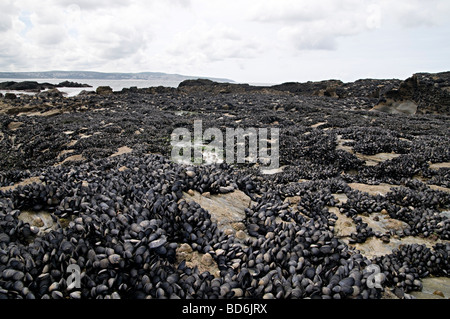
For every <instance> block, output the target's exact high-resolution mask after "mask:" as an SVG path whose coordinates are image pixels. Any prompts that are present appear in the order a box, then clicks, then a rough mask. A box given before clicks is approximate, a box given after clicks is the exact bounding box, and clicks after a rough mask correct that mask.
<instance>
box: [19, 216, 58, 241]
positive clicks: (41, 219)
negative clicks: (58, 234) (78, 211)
mask: <svg viewBox="0 0 450 319" xmlns="http://www.w3.org/2000/svg"><path fill="white" fill-rule="evenodd" d="M18 219H19V220H22V221H23V222H24V223H28V224H30V225H31V226H36V227H38V228H39V233H38V236H42V235H43V234H45V233H47V232H50V231H51V230H56V229H57V228H58V224H57V223H55V222H54V221H53V219H52V217H51V213H49V212H46V211H40V212H33V211H26V210H24V211H22V212H21V213H20V214H19V216H18Z"/></svg>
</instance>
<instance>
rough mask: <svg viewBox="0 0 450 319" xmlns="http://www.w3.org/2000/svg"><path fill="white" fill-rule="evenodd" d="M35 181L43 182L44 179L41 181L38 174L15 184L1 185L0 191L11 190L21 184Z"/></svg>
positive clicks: (24, 184)
mask: <svg viewBox="0 0 450 319" xmlns="http://www.w3.org/2000/svg"><path fill="white" fill-rule="evenodd" d="M33 183H37V184H41V183H42V181H41V179H40V178H39V177H38V176H35V177H30V178H27V179H24V180H23V181H21V182H18V183H16V184H14V185H11V186H3V187H0V191H4V192H6V191H9V190H13V189H16V188H17V187H19V186H26V185H31V184H33Z"/></svg>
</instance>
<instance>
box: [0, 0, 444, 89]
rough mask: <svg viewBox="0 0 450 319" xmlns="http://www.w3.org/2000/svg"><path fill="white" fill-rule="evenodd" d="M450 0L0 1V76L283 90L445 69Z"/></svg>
mask: <svg viewBox="0 0 450 319" xmlns="http://www.w3.org/2000/svg"><path fill="white" fill-rule="evenodd" d="M449 57H450V1H449V0H427V1H423V0H420V1H419V0H396V1H387V0H314V1H313V0H308V1H306V0H173V1H167V0H153V1H151V0H150V1H149V0H145V1H144V0H142V1H141V0H95V1H94V0H39V1H36V0H16V1H14V0H1V1H0V71H47V70H83V71H101V72H145V71H151V72H165V73H178V74H184V75H198V76H211V77H225V78H230V79H233V80H235V81H237V82H250V83H255V82H257V83H281V82H286V81H298V82H303V81H308V80H314V81H315V80H324V79H340V80H343V81H346V82H347V81H354V80H356V79H360V78H400V79H404V78H407V77H409V76H410V75H411V74H413V73H416V72H440V71H449V70H450V58H449Z"/></svg>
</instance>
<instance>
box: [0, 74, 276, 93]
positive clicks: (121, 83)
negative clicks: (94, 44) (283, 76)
mask: <svg viewBox="0 0 450 319" xmlns="http://www.w3.org/2000/svg"><path fill="white" fill-rule="evenodd" d="M6 81H14V82H23V81H36V82H38V83H51V84H59V83H61V82H63V81H65V79H4V78H0V82H6ZM67 81H70V82H77V83H81V84H89V85H90V86H92V87H89V88H69V87H63V88H58V90H60V91H61V92H63V94H64V95H65V96H67V97H71V96H76V95H78V94H79V93H80V92H81V91H83V90H84V91H95V90H96V89H97V87H99V86H109V87H111V88H112V89H113V91H121V90H122V89H123V88H130V87H137V88H148V87H155V86H165V87H174V88H176V87H178V85H179V84H180V83H181V82H182V81H174V80H156V79H155V80H108V79H101V80H96V79H67ZM249 84H250V85H258V86H271V85H273V84H269V83H249ZM7 92H11V93H15V94H29V95H34V94H36V93H35V92H26V91H13V90H0V93H3V94H5V93H7Z"/></svg>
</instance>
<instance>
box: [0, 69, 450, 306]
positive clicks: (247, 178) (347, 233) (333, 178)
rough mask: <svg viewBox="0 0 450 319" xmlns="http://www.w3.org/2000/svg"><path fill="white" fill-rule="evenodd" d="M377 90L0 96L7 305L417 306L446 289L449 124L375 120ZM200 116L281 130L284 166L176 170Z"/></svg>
mask: <svg viewBox="0 0 450 319" xmlns="http://www.w3.org/2000/svg"><path fill="white" fill-rule="evenodd" d="M424 76H425V77H426V79H431V80H430V81H434V82H433V83H438V86H439V89H441V86H440V85H441V84H442V83H444V84H445V83H446V82H445V79H444V80H442V81H443V82H439V81H440V80H439V79H440V76H441V75H440V74H438V75H424ZM433 77H434V79H433ZM419 80H420V81H422V80H421V78H420V76H419ZM427 81H428V80H427ZM420 83H422V82H420ZM440 83H441V84H440ZM444 84H442V85H444ZM323 85H325V86H323ZM378 85H385V86H386V87H384V86H383V87H381V86H380V87H378V88H377V89H378V91H379V92H381V93H379V94H384V93H383V92H387V91H388V90H389V88H388V87H387V86H392V87H393V86H394V85H398V82H395V83H393V82H386V83H384V84H383V83H380V84H378ZM378 85H376V82H371V81H362V82H360V83H359V84H357V83H356V82H355V83H353V84H352V85H347V86H345V84H340V83H338V82H335V81H332V82H324V83H320V84H318V85H316V84H314V83H309V84H308V85H306V86H303V87H302V89H301V90H300V89H299V91H298V92H289V90H287V89H286V88H288V87H289V86H282V87H283V88H285V89H286V91H283V90H280V89H279V88H278V89H277V88H273V87H272V88H254V87H251V86H245V85H238V84H234V85H228V84H221V85H216V84H214V82H213V83H210V82H207V83H203V82H202V81H197V82H195V81H194V82H188V83H185V84H184V85H181V86H180V88H179V89H173V88H167V90H165V89H155V88H150V89H148V90H146V89H139V90H138V89H130V90H123V91H122V92H112V93H111V92H110V91H109V90H107V91H108V93H107V94H106V95H101V94H96V93H92V94H80V95H78V96H76V97H70V98H65V97H63V96H59V95H55V96H17V97H16V98H15V99H7V98H5V97H3V98H0V109H1V112H0V124H1V126H0V128H1V135H0V150H1V152H2V154H1V156H0V167H1V171H0V298H29V299H41V298H43V299H47V298H55V299H56V298H75V299H80V298H112V299H116V298H227V299H228V298H325V299H327V298H335V299H341V298H358V299H359V298H364V299H367V298H381V297H383V296H385V295H386V294H391V295H393V296H395V297H396V298H411V296H413V295H412V294H411V293H412V292H417V291H421V290H423V288H424V287H425V279H427V278H431V277H445V278H448V277H449V270H450V266H449V253H450V244H449V240H450V221H449V218H448V211H449V206H450V192H449V190H450V180H449V168H448V163H449V162H450V150H449V145H450V144H449V142H450V141H449V139H450V137H449V136H450V134H449V128H448V122H449V114H448V113H446V112H441V111H442V109H441V108H436V109H435V111H436V110H437V111H439V112H437V111H436V112H434V113H436V114H422V112H419V111H418V112H417V113H416V114H415V115H405V114H387V113H383V112H372V111H370V109H372V108H373V107H374V106H375V105H376V103H377V102H378V97H373V95H374V94H373V93H370V92H372V91H373V89H375V88H376V87H377V86H378ZM420 85H421V84H420ZM420 85H419V86H418V88H420ZM206 86H207V88H205V87H206ZM293 87H295V85H293ZM342 87H346V91H345V92H346V95H345V97H342V95H341V96H339V94H342V93H339V92H341V91H340V89H339V88H342ZM433 87H435V86H434V84H433ZM416 89H417V88H416ZM302 90H303V91H302ZM317 90H319V91H317ZM326 92H328V93H326ZM334 93H336V95H337V96H335V95H334ZM412 98H413V99H414V98H415V97H414V96H412ZM427 99H428V98H427V97H426V96H425V95H424V94H422V95H421V98H420V99H418V100H417V99H416V100H415V101H416V102H417V103H418V105H419V106H418V110H420V108H421V104H420V101H425V100H427ZM429 99H431V97H430V98H429ZM436 101H437V100H436ZM439 101H440V100H439ZM48 112H51V114H52V116H46V115H44V116H35V115H36V113H39V114H41V115H43V114H47V115H48V114H49V113H48ZM33 115H34V116H33ZM197 119H201V120H202V121H203V122H202V123H203V130H206V129H207V128H212V127H217V128H220V129H223V130H224V129H225V128H226V127H230V128H237V127H242V128H248V127H254V128H275V127H276V128H279V129H280V136H279V142H280V166H282V167H283V169H282V170H279V171H276V172H274V173H273V174H264V173H263V172H262V171H261V169H260V168H261V165H260V164H261V163H257V164H248V163H247V164H239V165H235V164H226V163H216V164H212V165H196V166H192V165H185V164H177V163H174V162H172V161H171V160H170V154H171V145H170V136H171V133H172V131H173V130H174V128H177V127H184V128H187V129H188V130H190V131H193V122H194V120H197ZM19 123H20V124H19ZM386 154H390V155H386ZM71 265H77V266H79V269H80V272H81V274H80V275H81V276H80V281H81V282H80V288H75V287H73V285H71V284H70V281H69V276H70V273H69V272H67V269H68V268H69V266H71ZM371 265H372V266H371ZM375 265H376V266H377V267H378V268H375V269H379V271H380V273H378V274H376V275H377V276H375V275H374V274H373V269H374V268H373V266H375ZM374 278H375V279H374ZM374 280H375V284H376V285H374ZM377 280H378V281H377ZM441 292H442V291H441ZM442 293H443V294H444V296H446V293H445V292H442ZM438 294H439V293H438Z"/></svg>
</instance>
